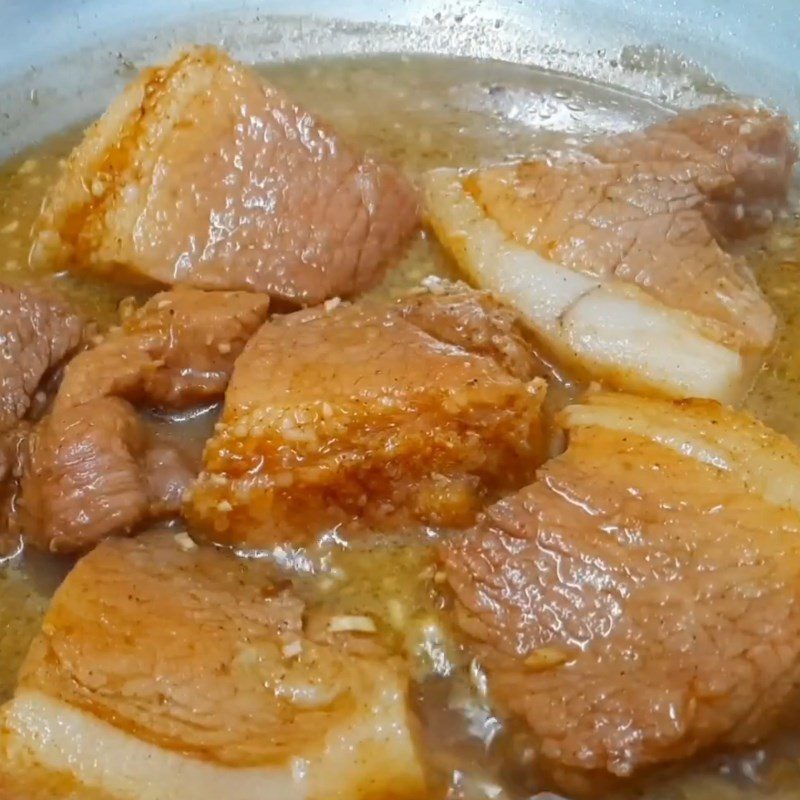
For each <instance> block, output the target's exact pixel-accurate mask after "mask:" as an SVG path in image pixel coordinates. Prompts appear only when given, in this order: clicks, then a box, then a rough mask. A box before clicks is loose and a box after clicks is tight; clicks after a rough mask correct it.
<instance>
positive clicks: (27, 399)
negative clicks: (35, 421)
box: [0, 285, 83, 433]
mask: <svg viewBox="0 0 800 800" xmlns="http://www.w3.org/2000/svg"><path fill="white" fill-rule="evenodd" d="M82 330H83V325H82V323H81V320H80V318H79V317H78V316H77V315H76V314H73V313H72V312H71V311H70V310H69V308H67V306H66V305H65V304H64V303H63V302H61V301H60V300H58V299H55V298H52V297H49V296H47V295H44V294H38V293H36V292H32V291H28V290H19V289H12V288H10V287H8V286H2V285H0V355H2V359H0V433H2V432H6V431H9V430H11V429H12V428H13V427H14V425H16V423H17V422H19V420H21V419H22V418H23V417H24V416H25V414H26V413H27V412H28V410H29V409H30V407H31V402H32V400H33V396H34V394H35V393H36V390H37V389H38V388H39V384H40V383H41V381H42V378H44V377H45V375H46V374H47V373H48V372H49V371H50V370H52V369H53V368H54V367H56V366H57V365H58V364H60V363H61V362H62V361H63V360H64V359H65V358H66V357H67V356H69V355H71V354H72V353H74V352H75V350H76V349H77V348H78V346H79V344H80V342H81V334H82Z"/></svg>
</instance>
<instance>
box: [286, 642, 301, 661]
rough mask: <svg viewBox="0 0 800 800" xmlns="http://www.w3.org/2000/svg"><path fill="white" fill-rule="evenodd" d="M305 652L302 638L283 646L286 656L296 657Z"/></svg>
mask: <svg viewBox="0 0 800 800" xmlns="http://www.w3.org/2000/svg"><path fill="white" fill-rule="evenodd" d="M302 652H303V642H302V640H301V639H296V640H295V641H294V642H289V644H285V645H284V646H283V647H282V648H281V653H283V657H284V658H296V657H297V656H299V655H300V653H302Z"/></svg>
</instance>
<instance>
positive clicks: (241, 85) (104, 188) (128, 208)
mask: <svg viewBox="0 0 800 800" xmlns="http://www.w3.org/2000/svg"><path fill="white" fill-rule="evenodd" d="M416 220H417V214H416V199H415V196H414V192H413V190H412V189H411V187H410V185H409V184H408V183H407V181H406V180H405V179H404V178H403V176H402V175H401V174H400V172H399V171H398V170H397V169H395V168H394V167H392V166H390V165H388V164H384V163H380V162H379V161H376V160H374V159H372V158H370V157H368V156H364V155H362V154H360V153H357V152H354V151H352V150H350V149H349V148H348V147H347V146H346V145H345V144H344V143H343V142H342V141H341V140H340V139H339V138H338V136H337V135H336V134H335V133H333V132H332V131H331V130H330V129H329V128H328V127H327V126H326V125H325V124H323V123H321V122H320V121H318V120H317V119H315V118H314V117H313V116H312V115H311V114H309V113H308V112H307V111H305V110H303V109H301V108H299V107H297V106H295V105H294V104H293V103H292V102H291V101H290V100H289V99H287V98H286V97H284V96H283V95H282V94H281V93H280V92H279V91H278V90H277V89H275V88H273V87H271V86H269V85H268V84H267V83H265V82H264V81H263V80H262V79H261V78H260V77H259V76H258V75H256V74H255V73H254V72H253V71H252V70H250V69H248V68H246V67H244V66H243V65H241V64H237V63H235V62H234V61H232V60H231V59H230V58H228V56H226V55H225V54H224V53H221V52H220V51H218V50H215V49H213V48H210V47H209V48H195V49H193V50H190V51H189V52H187V53H185V54H184V55H182V56H181V57H180V58H178V59H177V60H176V61H175V62H174V63H172V64H170V65H169V66H164V67H157V68H154V69H149V70H145V71H144V72H143V73H142V74H141V75H140V76H139V77H138V78H137V79H136V80H135V81H134V82H133V83H132V84H131V85H130V86H129V87H128V88H127V89H126V90H125V91H124V92H123V94H122V95H121V96H120V97H118V98H117V99H116V100H115V101H114V102H113V103H112V105H111V107H110V108H109V109H108V111H107V112H106V114H105V115H104V116H103V117H102V118H101V119H100V120H99V121H98V122H96V123H95V124H94V125H93V126H92V127H90V128H89V130H88V131H87V133H86V136H85V138H84V140H83V142H82V143H81V144H80V145H79V146H78V147H77V148H76V149H75V151H74V152H73V153H72V155H71V156H70V158H69V159H68V161H67V165H66V167H65V170H64V172H63V175H62V177H61V178H60V180H59V181H58V183H57V184H56V186H55V187H54V188H53V189H52V190H51V192H50V193H49V195H48V197H47V199H46V202H45V204H44V207H43V211H42V214H41V217H40V219H39V222H38V234H37V238H36V245H35V248H34V257H35V259H36V260H38V261H41V262H44V263H46V264H49V265H51V266H54V267H62V266H66V267H68V268H69V269H72V270H73V271H75V272H78V273H80V272H84V271H87V270H88V271H91V272H94V273H99V274H100V275H103V276H106V277H111V278H123V279H128V280H130V279H137V280H139V281H142V280H145V281H149V282H153V281H155V282H157V283H160V284H167V285H176V284H188V285H191V286H196V287H199V288H205V289H250V290H255V291H260V292H266V293H268V294H270V295H272V296H274V297H277V298H281V299H282V300H285V301H289V302H292V303H295V304H303V305H311V304H314V303H317V302H319V301H321V300H324V299H325V298H328V297H334V296H337V295H339V296H347V295H352V294H355V293H357V292H359V291H361V290H363V289H364V288H366V287H368V286H370V285H372V284H374V283H376V282H377V281H378V280H379V279H380V276H381V275H382V271H383V267H384V266H385V263H386V260H387V258H388V257H389V256H390V255H391V254H392V253H393V252H394V251H395V250H396V249H397V248H398V246H399V245H400V243H401V242H402V241H403V239H405V238H406V237H407V236H408V235H409V234H410V233H411V231H412V230H413V228H414V227H415V225H416Z"/></svg>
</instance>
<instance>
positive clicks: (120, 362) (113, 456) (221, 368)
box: [15, 288, 269, 552]
mask: <svg viewBox="0 0 800 800" xmlns="http://www.w3.org/2000/svg"><path fill="white" fill-rule="evenodd" d="M268 305H269V301H268V298H267V296H266V295H258V294H251V293H249V292H204V291H201V290H199V289H188V288H181V289H176V290H173V291H169V292H162V293H160V294H157V295H155V296H154V297H153V298H151V299H150V300H149V301H148V302H147V303H145V304H144V306H142V308H141V309H139V310H138V311H136V312H135V313H134V314H132V315H131V316H130V317H129V318H128V319H126V320H125V321H124V323H123V324H122V326H121V328H119V329H117V330H115V331H112V332H111V333H109V334H108V335H107V337H106V339H105V340H104V341H102V342H101V343H100V344H98V345H97V346H96V347H94V348H93V349H91V350H87V351H85V352H83V353H81V354H80V355H78V356H77V357H76V358H75V359H73V360H72V362H70V364H69V365H68V366H67V368H66V370H65V373H64V378H63V381H62V383H61V386H60V388H59V391H58V394H57V395H56V398H55V401H54V403H53V409H52V411H51V413H50V414H49V415H48V416H47V417H46V418H45V419H44V420H43V421H42V422H41V423H40V425H39V426H38V428H37V429H36V431H35V434H34V436H33V437H32V438H31V441H30V458H29V461H28V465H27V468H26V470H25V473H24V477H23V480H22V487H21V488H22V491H21V498H20V502H19V509H18V512H19V518H18V520H17V521H16V523H15V524H16V525H17V527H19V529H20V530H21V531H22V532H23V534H24V536H25V538H26V540H27V541H29V542H30V543H31V544H33V545H34V546H36V547H40V548H43V549H48V550H51V551H58V552H73V551H82V550H86V549H88V548H89V547H91V546H93V545H95V544H96V543H97V542H99V541H100V540H101V539H103V538H105V537H107V536H111V535H126V534H129V533H131V532H132V531H135V530H137V529H141V528H142V526H143V525H145V524H147V523H148V522H151V521H152V520H153V519H158V518H160V517H165V516H172V515H176V514H178V513H179V512H180V509H181V499H182V496H183V494H184V493H185V491H186V489H187V488H188V486H189V485H190V483H191V481H193V479H194V477H195V476H196V474H197V469H198V467H199V465H198V464H196V463H195V460H194V459H192V458H191V457H189V456H188V454H187V453H184V452H182V451H181V450H180V448H178V447H176V445H175V444H173V443H171V442H167V441H158V440H156V439H155V438H154V436H153V433H152V431H150V430H148V429H147V427H146V426H145V425H144V423H143V421H142V419H141V418H140V417H139V415H138V414H137V413H136V412H135V410H134V408H133V406H132V405H131V402H132V403H137V404H140V405H150V406H158V407H160V408H165V409H176V408H185V407H186V406H190V405H197V404H199V403H208V402H211V401H213V400H216V399H218V398H219V397H220V396H221V395H222V394H223V392H224V391H225V387H226V386H227V383H228V379H229V377H230V373H231V371H232V369H233V363H234V360H235V359H236V357H237V356H238V355H239V353H240V352H241V350H242V348H243V347H244V345H245V343H246V342H247V340H248V339H249V338H250V336H251V335H252V334H253V332H254V331H255V330H256V329H257V328H258V327H259V326H260V325H261V324H262V323H263V321H264V320H265V319H266V315H267V307H268ZM123 398H124V399H123ZM128 401H130V402H128Z"/></svg>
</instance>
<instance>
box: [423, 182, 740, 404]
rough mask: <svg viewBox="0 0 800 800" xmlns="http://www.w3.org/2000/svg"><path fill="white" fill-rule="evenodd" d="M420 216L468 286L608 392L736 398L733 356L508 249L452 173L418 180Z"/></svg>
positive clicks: (696, 331) (608, 290) (616, 287)
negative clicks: (507, 308) (517, 317)
mask: <svg viewBox="0 0 800 800" xmlns="http://www.w3.org/2000/svg"><path fill="white" fill-rule="evenodd" d="M425 212H426V215H427V219H428V221H429V223H430V224H431V226H432V227H433V229H434V231H435V233H436V235H437V237H438V238H439V240H440V241H441V242H442V244H443V245H444V246H445V247H447V249H448V250H449V251H450V252H451V253H452V255H453V256H454V257H455V259H456V261H457V262H458V264H459V266H460V267H461V269H463V270H464V271H465V272H466V274H467V275H468V276H469V277H470V279H471V280H472V281H473V282H474V283H475V284H477V285H478V286H480V287H481V288H483V289H487V290H489V291H491V292H492V293H493V294H495V295H496V296H497V297H498V298H500V299H501V300H503V301H505V302H506V303H509V304H510V305H512V306H513V307H514V308H516V309H517V311H519V312H520V314H521V315H522V317H523V318H524V320H525V321H526V322H527V324H528V325H529V326H530V327H531V329H532V330H533V331H534V332H535V333H536V334H537V336H539V337H540V338H541V339H542V340H543V341H544V342H545V343H546V344H547V345H548V346H549V347H550V348H551V349H552V350H553V351H554V353H555V354H556V355H557V356H559V357H561V358H563V359H564V360H566V361H567V362H568V363H571V364H572V365H573V366H577V367H580V368H582V369H584V370H586V371H587V372H588V373H589V374H590V375H591V376H594V377H598V378H602V379H604V380H606V381H608V382H609V383H611V384H612V385H614V386H616V387H618V388H623V389H635V390H644V391H651V392H656V393H658V394H662V395H666V396H667V397H687V396H695V397H708V398H714V399H718V400H724V401H731V400H734V399H736V398H737V397H738V396H739V395H740V394H741V392H742V389H743V379H744V372H745V370H744V363H743V359H742V356H741V354H740V353H738V352H737V351H736V350H733V349H730V348H727V347H725V346H724V345H722V344H720V343H718V342H716V341H714V340H712V339H710V338H708V337H707V336H706V335H704V333H703V330H704V323H703V321H702V320H699V319H697V318H696V317H695V316H694V315H693V314H690V313H688V312H685V311H679V310H676V309H672V308H669V307H668V306H666V305H664V304H662V303H659V302H658V301H656V300H654V299H653V298H651V297H650V296H648V295H647V294H646V293H645V292H644V291H642V290H641V289H639V288H638V287H635V286H629V285H626V284H622V283H621V282H619V281H614V282H611V281H609V282H603V281H599V280H598V279H596V278H592V277H589V276H587V275H583V274H581V273H579V272H575V271H574V270H572V269H569V268H568V267H563V266H561V265H559V264H556V263H555V262H553V261H549V260H547V259H545V258H543V257H542V256H540V255H539V254H538V253H536V252H535V251H534V250H532V249H529V248H526V247H523V246H521V245H519V244H517V243H516V242H514V241H513V240H512V239H511V238H509V237H508V236H506V234H505V233H504V232H503V230H502V229H501V228H500V226H499V225H498V224H497V223H496V222H495V221H494V220H492V219H490V218H489V217H488V216H487V215H486V213H485V212H484V211H483V209H482V208H481V207H480V205H479V204H478V203H477V202H475V200H474V199H473V198H472V197H470V195H469V194H468V193H467V191H466V190H465V189H464V186H463V183H462V178H461V176H460V174H459V173H458V171H456V170H451V169H439V170H433V171H431V172H429V173H428V174H427V175H426V176H425Z"/></svg>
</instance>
